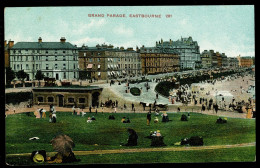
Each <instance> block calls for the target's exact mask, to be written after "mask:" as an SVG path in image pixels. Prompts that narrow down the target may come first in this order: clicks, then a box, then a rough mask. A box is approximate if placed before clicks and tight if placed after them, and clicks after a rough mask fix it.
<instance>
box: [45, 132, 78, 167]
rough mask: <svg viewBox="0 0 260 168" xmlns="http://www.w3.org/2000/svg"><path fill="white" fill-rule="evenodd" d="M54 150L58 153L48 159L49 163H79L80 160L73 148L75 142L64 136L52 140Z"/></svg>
mask: <svg viewBox="0 0 260 168" xmlns="http://www.w3.org/2000/svg"><path fill="white" fill-rule="evenodd" d="M51 144H52V146H53V149H54V150H55V151H57V154H56V155H55V156H53V157H46V161H47V163H72V162H78V161H80V159H76V157H75V155H74V153H73V152H72V148H73V147H75V144H74V142H73V140H72V139H71V138H70V137H69V136H67V135H64V134H61V135H58V136H56V137H55V138H53V139H52V140H51Z"/></svg>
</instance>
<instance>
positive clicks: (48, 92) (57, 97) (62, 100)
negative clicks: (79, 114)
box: [33, 86, 102, 107]
mask: <svg viewBox="0 0 260 168" xmlns="http://www.w3.org/2000/svg"><path fill="white" fill-rule="evenodd" d="M101 92H102V88H99V87H98V86H88V87H79V88H68V87H37V88H33V103H34V104H37V103H39V104H40V105H51V104H52V105H54V106H58V107H72V106H75V107H89V106H92V107H93V106H98V105H99V104H100V94H101Z"/></svg>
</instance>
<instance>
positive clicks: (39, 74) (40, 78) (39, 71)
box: [35, 70, 44, 85]
mask: <svg viewBox="0 0 260 168" xmlns="http://www.w3.org/2000/svg"><path fill="white" fill-rule="evenodd" d="M43 78H44V74H43V73H42V71H41V70H37V72H36V75H35V79H36V80H38V81H39V85H40V80H42V79H43Z"/></svg>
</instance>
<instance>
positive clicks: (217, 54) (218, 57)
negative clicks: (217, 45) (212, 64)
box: [216, 51, 222, 68]
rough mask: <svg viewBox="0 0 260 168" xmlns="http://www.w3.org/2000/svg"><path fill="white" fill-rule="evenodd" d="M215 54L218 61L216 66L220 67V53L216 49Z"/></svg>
mask: <svg viewBox="0 0 260 168" xmlns="http://www.w3.org/2000/svg"><path fill="white" fill-rule="evenodd" d="M216 56H217V61H218V64H217V67H218V68H221V67H222V55H221V54H220V53H219V52H218V51H217V52H216Z"/></svg>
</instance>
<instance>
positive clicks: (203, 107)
mask: <svg viewBox="0 0 260 168" xmlns="http://www.w3.org/2000/svg"><path fill="white" fill-rule="evenodd" d="M205 110H206V107H205V105H204V103H203V104H202V106H201V113H202V112H204V111H205Z"/></svg>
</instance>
